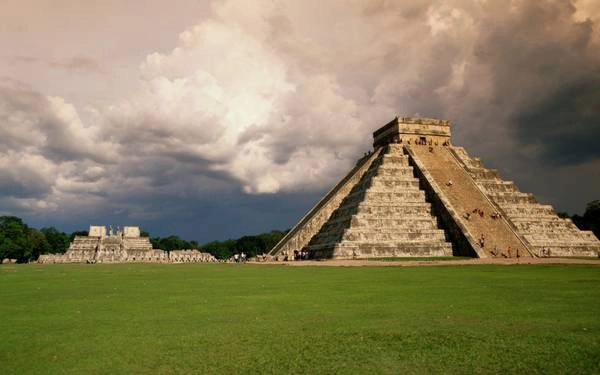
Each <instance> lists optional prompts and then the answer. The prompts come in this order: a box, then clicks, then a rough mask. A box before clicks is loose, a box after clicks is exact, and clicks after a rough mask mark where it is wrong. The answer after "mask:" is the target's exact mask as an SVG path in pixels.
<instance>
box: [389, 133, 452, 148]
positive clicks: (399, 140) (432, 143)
mask: <svg viewBox="0 0 600 375" xmlns="http://www.w3.org/2000/svg"><path fill="white" fill-rule="evenodd" d="M405 141H406V144H411V140H410V139H405ZM402 142H403V140H402V138H400V137H398V136H397V135H396V136H394V137H393V138H392V143H400V144H402ZM414 144H415V145H420V146H437V145H439V143H438V141H434V140H433V139H429V140H428V139H427V138H425V137H422V138H415V140H414ZM442 146H450V141H449V140H445V141H444V143H442ZM429 151H430V152H433V148H432V147H429Z"/></svg>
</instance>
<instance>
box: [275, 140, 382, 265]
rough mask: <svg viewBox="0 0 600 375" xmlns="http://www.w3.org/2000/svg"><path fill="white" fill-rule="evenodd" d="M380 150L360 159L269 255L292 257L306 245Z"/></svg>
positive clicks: (377, 155)
mask: <svg viewBox="0 0 600 375" xmlns="http://www.w3.org/2000/svg"><path fill="white" fill-rule="evenodd" d="M380 153H381V148H379V149H376V150H375V151H374V152H373V153H372V154H370V155H367V156H365V157H363V158H361V159H360V160H359V161H358V162H357V163H356V166H355V167H354V168H353V169H352V170H351V171H350V173H348V174H347V175H346V177H344V178H343V179H342V181H340V183H338V184H337V185H336V186H335V187H334V188H333V189H331V191H329V193H327V195H325V197H324V198H323V199H321V201H319V203H317V204H316V205H315V207H313V208H312V209H311V210H310V211H309V212H308V213H307V214H306V215H305V216H304V217H303V218H302V219H301V220H300V222H299V223H298V224H297V225H296V226H295V227H294V228H292V230H290V232H289V233H288V234H287V235H286V236H285V237H284V238H282V239H281V241H279V243H278V244H277V245H275V247H274V248H273V249H272V250H271V251H270V252H269V254H270V255H273V256H277V255H290V256H291V255H292V254H293V252H294V251H295V250H300V249H302V248H304V247H305V246H306V245H308V243H309V241H310V240H311V239H312V238H313V236H314V235H315V234H316V233H318V232H319V230H320V229H321V228H322V227H323V225H324V224H325V223H326V222H327V220H328V219H329V217H330V216H331V214H332V213H333V212H334V211H335V210H336V209H337V208H338V207H339V206H340V204H341V203H342V200H343V199H344V198H345V197H346V196H347V195H348V193H349V192H350V190H351V189H352V188H353V187H354V185H355V184H356V183H358V181H360V179H361V178H362V177H363V175H364V174H365V173H366V172H367V170H368V169H369V168H370V166H371V164H372V163H373V162H374V161H375V160H376V159H377V158H378V157H379V155H380Z"/></svg>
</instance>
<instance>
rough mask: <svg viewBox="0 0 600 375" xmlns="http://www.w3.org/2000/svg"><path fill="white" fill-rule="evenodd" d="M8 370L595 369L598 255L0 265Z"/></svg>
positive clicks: (0, 360)
mask: <svg viewBox="0 0 600 375" xmlns="http://www.w3.org/2000/svg"><path fill="white" fill-rule="evenodd" d="M0 285H2V288H0V301H1V303H0V316H1V317H2V319H0V332H2V334H1V337H2V339H1V340H0V364H1V369H2V370H1V371H0V372H2V374H36V373H38V374H54V373H60V374H65V373H70V374H139V373H147V374H157V373H158V374H173V373H186V374H199V373H216V374H222V373H226V374H233V373H247V374H262V373H283V374H286V373H303V374H315V373H321V374H322V373H327V374H357V373H364V374H373V373H387V374H415V373H435V374H473V373H475V374H513V373H515V374H597V373H600V361H598V358H600V340H598V337H599V335H600V319H598V317H599V316H600V288H598V285H600V268H599V267H598V266H577V265H536V266H526V265H523V266H519V265H514V266H451V265H450V266H439V267H339V268H338V267H285V266H277V265H239V264H181V265H172V264H171V265H164V264H163V265H160V264H121V265H119V264H117V265H28V266H23V265H3V266H0Z"/></svg>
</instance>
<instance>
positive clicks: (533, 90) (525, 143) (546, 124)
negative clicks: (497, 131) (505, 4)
mask: <svg viewBox="0 0 600 375" xmlns="http://www.w3.org/2000/svg"><path fill="white" fill-rule="evenodd" d="M516 4H517V5H516V6H517V9H514V10H513V11H511V12H508V13H507V14H506V16H505V17H497V18H494V15H489V16H488V17H487V20H486V22H485V23H486V25H487V27H486V28H482V30H481V36H480V40H479V41H478V43H477V45H476V57H477V58H478V61H479V62H481V63H482V64H484V65H485V66H487V67H488V68H489V69H490V71H491V74H492V79H493V84H494V85H493V91H492V98H491V101H490V104H491V106H490V108H492V109H493V110H494V112H495V113H497V116H498V117H499V118H502V112H504V113H505V114H506V115H507V116H506V120H507V121H506V125H505V126H506V127H507V128H508V129H509V130H510V133H509V134H510V135H511V137H512V139H513V141H514V143H515V144H516V145H517V146H518V147H519V148H523V149H524V150H526V152H529V153H530V156H531V157H533V158H534V159H536V160H537V161H538V162H545V163H555V162H558V163H561V164H578V163H581V162H586V161H589V160H594V159H597V158H598V157H599V156H600V151H599V150H600V147H599V146H600V144H599V142H600V141H599V140H600V54H599V53H598V52H599V51H598V46H597V45H594V44H593V32H594V25H593V24H592V22H591V21H590V20H588V21H585V22H576V21H574V19H573V13H574V12H575V8H574V7H573V6H572V5H571V4H570V3H569V2H564V1H544V2H519V3H516Z"/></svg>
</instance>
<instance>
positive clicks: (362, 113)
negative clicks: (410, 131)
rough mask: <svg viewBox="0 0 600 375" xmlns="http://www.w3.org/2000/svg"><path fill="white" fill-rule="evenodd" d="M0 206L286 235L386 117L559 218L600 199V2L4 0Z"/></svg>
mask: <svg viewBox="0 0 600 375" xmlns="http://www.w3.org/2000/svg"><path fill="white" fill-rule="evenodd" d="M1 1H2V11H1V12H0V45H1V46H2V49H1V50H0V214H2V215H17V216H19V217H22V218H23V219H24V220H25V221H26V222H27V223H29V224H30V225H32V226H34V227H46V226H54V227H57V228H58V229H61V230H63V231H67V232H70V231H74V230H81V229H86V228H87V227H88V226H89V225H90V224H105V225H109V224H112V225H113V226H114V225H140V226H142V228H143V229H145V230H147V231H149V232H150V233H151V234H152V235H161V236H164V235H170V234H176V235H179V236H181V237H183V238H186V239H190V240H191V239H194V240H198V241H199V242H201V243H203V242H208V241H211V240H221V239H226V238H236V237H239V236H242V235H245V234H253V233H259V232H263V231H269V230H272V229H287V228H290V227H292V226H293V225H294V224H295V223H296V222H297V221H298V220H299V219H300V218H301V217H302V216H303V215H304V214H305V213H306V212H307V211H308V210H309V209H310V208H311V207H312V206H313V205H314V204H315V203H316V202H317V201H318V200H319V199H320V198H321V197H322V196H323V195H324V194H325V193H326V192H327V191H328V190H329V189H330V188H331V187H332V186H333V185H335V184H336V183H337V181H338V180H339V179H340V178H342V177H343V176H344V175H345V174H346V173H347V172H348V171H349V170H350V168H351V167H352V166H353V165H354V163H355V162H356V160H357V159H358V158H359V157H361V156H362V155H363V154H364V152H367V151H368V150H369V149H370V148H371V144H372V132H373V131H374V130H375V129H377V128H379V127H380V126H382V125H384V124H385V123H387V122H388V121H390V120H391V119H392V118H393V117H394V116H396V115H400V116H424V117H436V118H442V119H446V120H450V121H451V122H452V132H453V136H452V139H453V144H455V145H460V146H464V147H466V149H467V150H468V152H469V153H470V154H471V155H472V156H479V157H481V158H482V159H483V161H484V163H485V165H486V166H488V167H492V168H497V169H498V170H499V172H500V175H501V176H502V177H503V178H504V179H506V180H512V181H515V183H516V184H517V186H518V187H519V188H520V189H521V190H522V191H524V192H531V193H534V194H535V196H536V197H537V198H538V200H539V201H540V202H543V203H548V204H552V205H553V206H554V207H555V208H556V209H557V210H558V211H568V212H570V213H582V212H583V210H584V208H585V204H586V203H587V202H589V201H591V200H594V199H600V172H599V171H600V2H598V1H596V0H573V1H566V0H564V1H559V0H514V1H508V0H507V1H505V0H501V1H500V0H497V1H495V0H471V1H468V0H444V1H442V0H440V1H434V0H432V1H392V0H347V1H341V0H318V1H316V0H298V1H291V0H290V1H278V0H268V1H266V0H265V1H263V0H256V1H246V0H218V1H217V0H215V1H198V0H195V1H192V0H172V1H169V2H165V1H159V0H136V1H133V0H129V1H125V0H103V1H96V0H90V1H80V0H1Z"/></svg>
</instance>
